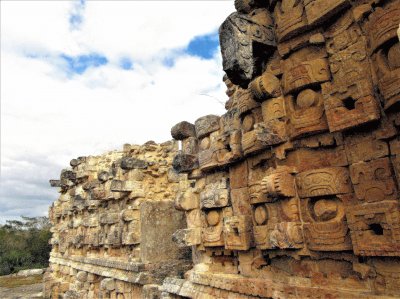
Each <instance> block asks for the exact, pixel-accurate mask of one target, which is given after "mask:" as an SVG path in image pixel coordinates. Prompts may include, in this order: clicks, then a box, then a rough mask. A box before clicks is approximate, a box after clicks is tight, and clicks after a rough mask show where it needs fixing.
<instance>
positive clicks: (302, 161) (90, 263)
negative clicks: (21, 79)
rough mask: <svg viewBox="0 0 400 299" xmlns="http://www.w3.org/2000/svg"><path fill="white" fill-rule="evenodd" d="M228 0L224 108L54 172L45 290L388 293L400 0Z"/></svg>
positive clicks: (396, 176) (395, 279)
mask: <svg viewBox="0 0 400 299" xmlns="http://www.w3.org/2000/svg"><path fill="white" fill-rule="evenodd" d="M235 7H236V9H237V12H235V13H233V14H231V15H230V16H228V18H227V19H226V21H225V22H223V24H222V25H221V28H220V43H221V52H222V57H223V68H224V70H225V72H226V75H225V76H224V78H223V80H224V82H225V84H226V86H227V92H226V94H227V96H228V97H229V100H228V101H227V102H226V105H225V107H226V110H227V112H226V113H225V114H224V115H222V116H217V115H212V114H210V115H206V116H203V117H200V118H199V119H197V120H196V121H195V122H194V124H190V123H188V122H186V121H185V122H181V123H179V124H177V125H176V126H174V127H173V128H172V130H171V134H172V137H173V138H175V139H176V140H179V142H180V143H181V148H180V150H179V151H178V150H177V146H175V145H174V146H173V145H172V144H171V143H168V144H166V145H157V144H155V143H154V142H148V143H146V144H145V145H143V146H142V147H138V146H132V147H131V146H129V145H126V146H125V147H124V152H114V153H110V154H107V155H104V156H101V157H86V158H84V157H80V158H78V159H74V160H73V161H71V166H73V168H72V170H71V169H67V170H64V171H62V173H61V177H60V180H53V181H51V185H52V186H55V187H60V192H61V196H60V199H59V200H58V201H56V202H55V203H54V205H53V207H52V208H51V210H50V215H51V219H52V220H53V222H54V227H53V239H52V244H53V252H52V255H51V260H50V261H51V265H50V270H49V271H48V272H47V273H46V282H47V283H46V288H45V294H47V296H50V294H51V296H52V297H53V298H58V297H57V296H58V295H61V296H64V298H141V297H142V298H164V299H167V298H168V299H171V298H174V299H176V298H371V299H372V298H375V299H378V298H399V297H400V204H399V199H400V196H399V195H400V193H399V190H400V189H399V188H400V75H399V74H400V59H399V57H400V43H399V39H398V32H399V31H398V30H399V29H398V28H399V22H400V0H386V1H383V0H329V1H327V0H296V1H294V0H270V1H261V0H260V1H258V0H236V1H235ZM210 113H212V111H210ZM138 161H144V162H143V163H142V162H138ZM171 165H172V166H173V168H174V169H175V171H176V172H177V173H180V174H177V173H176V172H174V171H172V170H171V169H170V166H171ZM121 167H122V168H121ZM171 199H175V203H174V204H172V203H171V202H170V200H171ZM174 208H175V209H176V210H177V211H174ZM180 213H181V214H180ZM182 213H184V214H182ZM182 215H185V218H186V225H183V224H182ZM179 226H181V227H179ZM175 228H177V230H176V231H175V232H174V230H175ZM171 241H174V242H175V243H176V245H177V246H179V248H185V247H186V248H187V249H191V251H192V252H191V254H192V255H191V261H192V262H193V265H189V266H188V263H187V260H188V259H189V260H190V257H189V256H188V252H187V251H186V252H185V251H181V250H182V249H179V248H178V247H173V246H172V243H171ZM189 268H190V270H189ZM187 270H189V271H187ZM185 271H186V273H185V275H183V273H184V272H185ZM86 273H87V274H86Z"/></svg>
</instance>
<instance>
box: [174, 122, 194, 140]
mask: <svg viewBox="0 0 400 299" xmlns="http://www.w3.org/2000/svg"><path fill="white" fill-rule="evenodd" d="M171 136H172V138H174V139H176V140H183V139H186V138H189V137H196V129H195V127H194V125H193V124H191V123H189V122H187V121H182V122H180V123H177V124H176V125H175V126H173V127H172V129H171Z"/></svg>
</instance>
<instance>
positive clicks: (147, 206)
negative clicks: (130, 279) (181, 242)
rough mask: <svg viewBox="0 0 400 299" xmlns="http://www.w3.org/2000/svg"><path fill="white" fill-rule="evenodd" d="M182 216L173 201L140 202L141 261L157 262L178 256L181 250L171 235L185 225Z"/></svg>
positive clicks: (177, 257)
mask: <svg viewBox="0 0 400 299" xmlns="http://www.w3.org/2000/svg"><path fill="white" fill-rule="evenodd" d="M184 216H185V214H184V213H183V212H181V211H178V210H175V209H174V202H173V201H165V202H151V201H147V202H143V203H142V205H141V206H140V222H141V243H140V259H141V261H142V262H144V263H157V262H162V261H167V260H170V259H171V260H173V259H179V258H180V254H181V252H180V251H179V250H178V247H177V245H176V244H175V242H173V241H172V237H171V236H172V234H173V233H174V232H175V231H176V230H178V229H181V228H184V227H185V218H184ZM166 236H169V237H166Z"/></svg>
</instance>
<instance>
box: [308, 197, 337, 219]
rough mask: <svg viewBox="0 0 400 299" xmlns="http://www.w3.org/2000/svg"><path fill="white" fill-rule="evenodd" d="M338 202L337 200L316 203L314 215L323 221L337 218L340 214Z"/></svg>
mask: <svg viewBox="0 0 400 299" xmlns="http://www.w3.org/2000/svg"><path fill="white" fill-rule="evenodd" d="M338 209H339V206H338V202H337V201H336V200H326V199H321V200H318V201H316V202H315V203H314V213H315V216H317V217H318V218H319V219H321V220H322V221H328V220H330V219H333V218H335V216H336V215H337V213H338Z"/></svg>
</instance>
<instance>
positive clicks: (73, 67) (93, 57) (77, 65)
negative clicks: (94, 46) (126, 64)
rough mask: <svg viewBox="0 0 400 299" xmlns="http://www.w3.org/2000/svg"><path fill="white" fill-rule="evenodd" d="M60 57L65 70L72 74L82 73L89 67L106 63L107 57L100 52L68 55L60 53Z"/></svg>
mask: <svg viewBox="0 0 400 299" xmlns="http://www.w3.org/2000/svg"><path fill="white" fill-rule="evenodd" d="M60 58H61V59H62V60H64V62H65V63H66V65H67V71H68V72H69V73H72V74H79V75H80V74H83V73H84V72H85V71H86V70H87V69H88V68H90V67H99V66H102V65H105V64H107V63H108V59H107V58H106V57H105V56H103V55H100V54H97V53H92V54H87V55H79V56H69V55H65V54H62V55H60Z"/></svg>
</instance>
